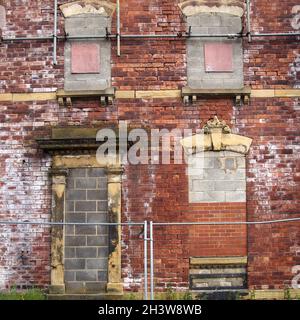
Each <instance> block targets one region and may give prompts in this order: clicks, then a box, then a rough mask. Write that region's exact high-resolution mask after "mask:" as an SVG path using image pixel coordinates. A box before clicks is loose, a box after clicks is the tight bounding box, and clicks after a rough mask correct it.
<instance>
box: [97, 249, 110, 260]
mask: <svg viewBox="0 0 300 320" xmlns="http://www.w3.org/2000/svg"><path fill="white" fill-rule="evenodd" d="M97 250H98V258H107V257H108V248H107V247H102V248H98V249H97Z"/></svg>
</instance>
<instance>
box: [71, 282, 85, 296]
mask: <svg viewBox="0 0 300 320" xmlns="http://www.w3.org/2000/svg"><path fill="white" fill-rule="evenodd" d="M66 292H67V293H74V294H80V293H81V294H84V293H86V288H85V283H84V282H66Z"/></svg>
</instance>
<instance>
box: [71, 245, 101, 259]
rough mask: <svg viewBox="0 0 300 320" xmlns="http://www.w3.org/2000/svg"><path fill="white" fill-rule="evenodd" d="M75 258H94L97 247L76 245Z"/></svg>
mask: <svg viewBox="0 0 300 320" xmlns="http://www.w3.org/2000/svg"><path fill="white" fill-rule="evenodd" d="M76 256H77V258H96V257H97V248H92V247H78V248H76Z"/></svg>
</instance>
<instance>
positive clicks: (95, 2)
mask: <svg viewBox="0 0 300 320" xmlns="http://www.w3.org/2000/svg"><path fill="white" fill-rule="evenodd" d="M115 9H116V5H115V4H114V3H112V2H110V1H103V0H81V1H73V2H69V3H66V4H63V5H61V6H60V10H61V11H62V13H63V15H64V17H65V18H68V17H72V16H76V15H80V14H98V15H102V16H106V17H111V16H112V15H113V13H114V11H115Z"/></svg>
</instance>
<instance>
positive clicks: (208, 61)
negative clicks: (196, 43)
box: [204, 43, 233, 72]
mask: <svg viewBox="0 0 300 320" xmlns="http://www.w3.org/2000/svg"><path fill="white" fill-rule="evenodd" d="M232 55H233V51H232V44H231V43H205V44H204V64H205V71H206V72H233V65H232Z"/></svg>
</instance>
